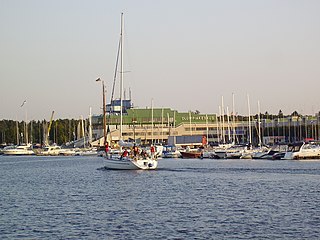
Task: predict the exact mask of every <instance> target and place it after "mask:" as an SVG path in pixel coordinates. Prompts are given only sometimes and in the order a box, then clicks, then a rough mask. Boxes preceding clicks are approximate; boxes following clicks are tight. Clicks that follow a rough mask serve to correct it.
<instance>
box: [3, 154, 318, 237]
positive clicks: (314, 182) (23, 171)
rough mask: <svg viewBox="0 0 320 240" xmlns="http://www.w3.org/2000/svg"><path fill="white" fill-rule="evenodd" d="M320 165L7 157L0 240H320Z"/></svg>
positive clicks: (248, 161)
mask: <svg viewBox="0 0 320 240" xmlns="http://www.w3.org/2000/svg"><path fill="white" fill-rule="evenodd" d="M319 225H320V160H319V161H267V160H212V159H204V160H200V159H163V160H159V165H158V169H157V170H154V171H119V170H118V171H116V170H106V169H104V168H103V159H102V158H100V157H81V156H78V157H36V156H34V157H12V156H0V239H319V236H320V228H319Z"/></svg>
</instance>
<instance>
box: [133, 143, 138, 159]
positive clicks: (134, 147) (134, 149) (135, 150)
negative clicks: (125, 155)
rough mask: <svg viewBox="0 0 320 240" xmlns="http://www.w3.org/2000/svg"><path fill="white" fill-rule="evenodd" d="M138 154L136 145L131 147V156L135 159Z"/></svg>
mask: <svg viewBox="0 0 320 240" xmlns="http://www.w3.org/2000/svg"><path fill="white" fill-rule="evenodd" d="M138 154H139V149H138V147H137V146H136V145H134V146H133V155H134V156H135V157H136V156H138Z"/></svg>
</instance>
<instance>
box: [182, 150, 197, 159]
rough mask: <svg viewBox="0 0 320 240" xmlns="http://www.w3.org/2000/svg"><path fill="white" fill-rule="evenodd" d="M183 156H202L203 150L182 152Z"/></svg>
mask: <svg viewBox="0 0 320 240" xmlns="http://www.w3.org/2000/svg"><path fill="white" fill-rule="evenodd" d="M181 157H182V158H201V152H198V151H197V152H181Z"/></svg>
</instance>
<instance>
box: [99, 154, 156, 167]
mask: <svg viewBox="0 0 320 240" xmlns="http://www.w3.org/2000/svg"><path fill="white" fill-rule="evenodd" d="M104 164H105V167H106V168H108V169H115V170H154V169H156V168H157V167H158V161H157V160H156V159H130V158H120V157H114V156H113V157H112V156H106V157H104Z"/></svg>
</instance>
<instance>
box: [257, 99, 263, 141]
mask: <svg viewBox="0 0 320 240" xmlns="http://www.w3.org/2000/svg"><path fill="white" fill-rule="evenodd" d="M260 112H261V111H260V102H259V101H258V135H259V147H261V146H262V141H261V119H260Z"/></svg>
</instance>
